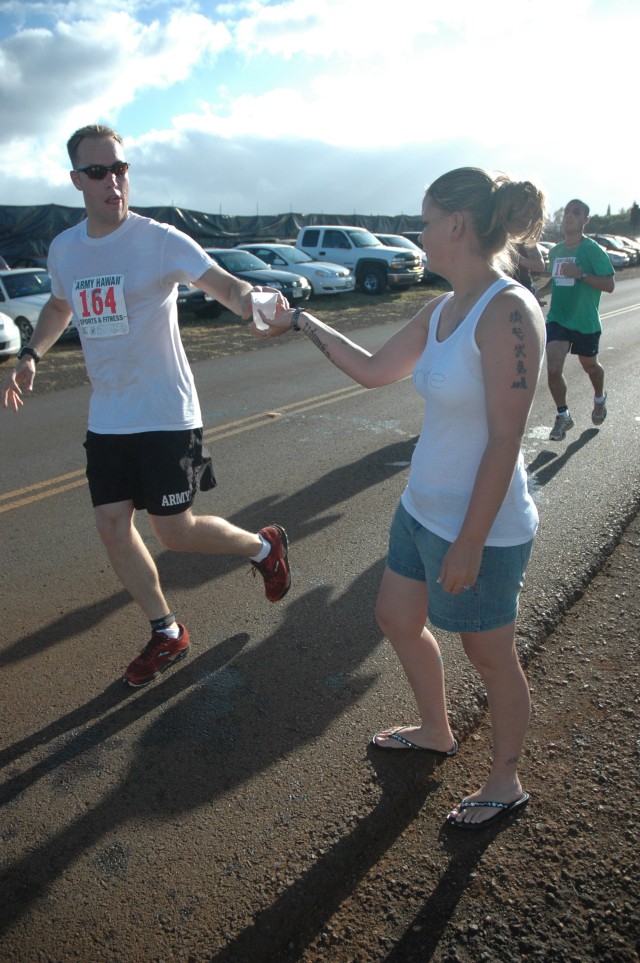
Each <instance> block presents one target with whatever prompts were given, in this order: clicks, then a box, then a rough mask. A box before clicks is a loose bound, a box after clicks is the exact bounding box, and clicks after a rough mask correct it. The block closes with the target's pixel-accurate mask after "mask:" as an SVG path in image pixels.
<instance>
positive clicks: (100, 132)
mask: <svg viewBox="0 0 640 963" xmlns="http://www.w3.org/2000/svg"><path fill="white" fill-rule="evenodd" d="M85 137H92V138H93V139H94V140H98V139H100V138H103V137H109V138H110V139H111V140H115V141H116V142H117V143H118V144H122V137H121V136H120V134H119V133H118V132H117V131H115V130H113V129H112V128H111V127H107V125H106V124H87V126H86V127H80V128H79V130H77V131H76V132H75V133H74V134H72V135H71V137H70V138H69V140H68V141H67V153H68V154H69V160H70V161H71V166H72V167H75V166H76V159H77V157H78V148H79V147H80V144H81V143H82V141H83V140H84V139H85Z"/></svg>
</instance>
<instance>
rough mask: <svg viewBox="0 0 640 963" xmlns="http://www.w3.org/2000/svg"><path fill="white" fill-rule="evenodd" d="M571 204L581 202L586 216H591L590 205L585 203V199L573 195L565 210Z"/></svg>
mask: <svg viewBox="0 0 640 963" xmlns="http://www.w3.org/2000/svg"><path fill="white" fill-rule="evenodd" d="M569 204H579V205H580V207H581V208H582V210H583V211H584V216H585V217H589V213H590V211H589V205H588V204H585V202H584V201H581V200H580V198H579V197H573V198H572V199H571V200H570V201H567V203H566V204H565V205H564V208H565V211H566V209H567V208H568V207H569Z"/></svg>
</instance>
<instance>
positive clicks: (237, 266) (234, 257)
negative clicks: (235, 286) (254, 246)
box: [209, 251, 271, 274]
mask: <svg viewBox="0 0 640 963" xmlns="http://www.w3.org/2000/svg"><path fill="white" fill-rule="evenodd" d="M209 253H210V254H211V256H212V257H214V258H215V259H216V261H217V262H218V264H221V265H222V267H223V268H224V269H225V271H229V273H230V274H235V273H236V272H237V271H256V270H258V269H260V270H264V269H265V268H266V269H267V270H270V268H271V265H270V264H266V263H265V262H264V261H261V260H260V258H259V257H256V256H255V254H249V252H248V251H215V252H209Z"/></svg>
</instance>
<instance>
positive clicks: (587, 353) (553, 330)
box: [547, 321, 602, 358]
mask: <svg viewBox="0 0 640 963" xmlns="http://www.w3.org/2000/svg"><path fill="white" fill-rule="evenodd" d="M601 333H602V332H600V331H593V332H592V333H591V334H582V332H581V331H574V330H573V329H572V328H564V327H563V326H562V325H561V324H558V322H557V321H547V344H548V343H549V342H550V341H568V342H569V344H570V345H571V347H570V348H569V351H570V353H571V354H578V355H581V356H582V357H583V358H595V356H596V355H597V353H598V349H599V347H600V335H601Z"/></svg>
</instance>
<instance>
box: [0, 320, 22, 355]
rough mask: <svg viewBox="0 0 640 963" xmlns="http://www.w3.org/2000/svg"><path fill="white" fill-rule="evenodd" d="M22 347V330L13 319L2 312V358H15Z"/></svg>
mask: <svg viewBox="0 0 640 963" xmlns="http://www.w3.org/2000/svg"><path fill="white" fill-rule="evenodd" d="M20 345H21V338H20V329H19V328H18V326H17V325H16V324H15V322H14V320H13V318H10V317H9V315H8V314H2V313H1V312H0V358H13V357H14V355H16V354H17V353H18V351H19V350H20Z"/></svg>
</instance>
